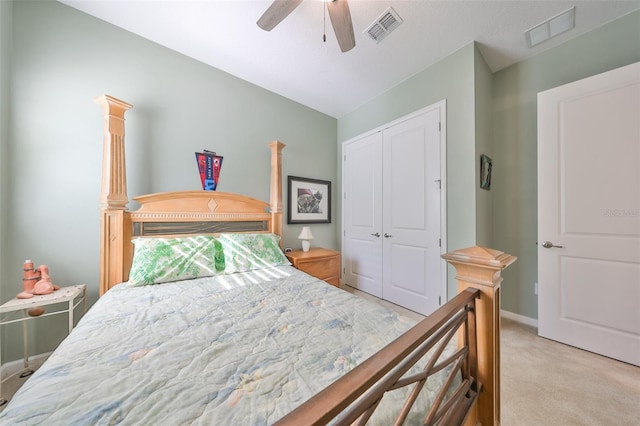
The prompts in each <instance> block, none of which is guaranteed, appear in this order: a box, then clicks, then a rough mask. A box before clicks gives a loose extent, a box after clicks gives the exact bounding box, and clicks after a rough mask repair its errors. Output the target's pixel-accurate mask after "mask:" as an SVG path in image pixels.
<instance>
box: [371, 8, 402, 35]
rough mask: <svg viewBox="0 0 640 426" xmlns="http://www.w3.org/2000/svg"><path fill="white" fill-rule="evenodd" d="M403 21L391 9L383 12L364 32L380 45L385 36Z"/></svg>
mask: <svg viewBox="0 0 640 426" xmlns="http://www.w3.org/2000/svg"><path fill="white" fill-rule="evenodd" d="M402 22H403V20H402V18H401V17H400V15H398V12H396V11H395V10H394V9H393V8H392V7H389V8H388V9H387V10H385V11H384V12H383V13H382V15H380V16H379V17H378V19H376V20H375V21H373V23H372V24H371V25H369V26H368V27H367V29H366V30H364V34H367V35H368V36H369V38H370V39H372V40H374V41H375V42H376V43H380V42H381V41H382V40H383V39H384V38H385V37H386V36H388V35H389V34H390V33H391V32H392V31H393V30H395V29H396V28H398V27H399V26H400V24H402Z"/></svg>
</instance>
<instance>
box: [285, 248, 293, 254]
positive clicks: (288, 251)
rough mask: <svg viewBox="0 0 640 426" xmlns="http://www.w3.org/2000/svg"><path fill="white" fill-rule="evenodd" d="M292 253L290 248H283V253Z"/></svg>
mask: <svg viewBox="0 0 640 426" xmlns="http://www.w3.org/2000/svg"><path fill="white" fill-rule="evenodd" d="M292 251H293V249H292V248H291V247H285V249H284V252H285V253H291V252H292Z"/></svg>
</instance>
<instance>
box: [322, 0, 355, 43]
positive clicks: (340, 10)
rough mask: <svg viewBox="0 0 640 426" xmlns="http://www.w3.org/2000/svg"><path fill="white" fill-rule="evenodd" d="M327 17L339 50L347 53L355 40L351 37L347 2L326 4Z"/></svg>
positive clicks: (351, 30)
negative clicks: (329, 19)
mask: <svg viewBox="0 0 640 426" xmlns="http://www.w3.org/2000/svg"><path fill="white" fill-rule="evenodd" d="M327 8H328V10H329V17H330V18H331V25H332V26H333V31H334V32H335V33H336V38H337V39H338V44H339V45H340V50H342V51H343V52H348V51H349V50H351V49H353V48H354V47H355V45H356V38H355V36H354V35H353V23H352V22H351V12H349V4H348V3H347V0H334V1H328V2H327Z"/></svg>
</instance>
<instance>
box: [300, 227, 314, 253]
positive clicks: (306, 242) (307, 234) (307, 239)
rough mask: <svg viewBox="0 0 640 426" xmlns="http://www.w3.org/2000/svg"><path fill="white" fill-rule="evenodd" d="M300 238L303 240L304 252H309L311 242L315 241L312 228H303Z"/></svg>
mask: <svg viewBox="0 0 640 426" xmlns="http://www.w3.org/2000/svg"><path fill="white" fill-rule="evenodd" d="M298 238H299V239H300V240H302V251H309V247H311V240H313V234H312V233H311V228H309V227H308V226H303V227H302V231H300V235H298Z"/></svg>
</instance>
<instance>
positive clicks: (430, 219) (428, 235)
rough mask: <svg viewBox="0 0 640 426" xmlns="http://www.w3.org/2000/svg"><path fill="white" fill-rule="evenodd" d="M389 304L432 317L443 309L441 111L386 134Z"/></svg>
mask: <svg viewBox="0 0 640 426" xmlns="http://www.w3.org/2000/svg"><path fill="white" fill-rule="evenodd" d="M383 158H384V160H383V174H384V179H383V189H382V193H383V199H384V202H383V203H382V205H383V213H382V220H383V227H382V229H383V240H382V246H383V249H382V251H383V256H382V257H383V268H382V273H383V279H382V283H383V288H382V294H383V298H384V299H385V300H388V301H390V302H393V303H396V304H398V305H401V306H404V307H406V308H409V309H411V310H413V311H416V312H419V313H421V314H424V315H429V314H431V313H432V312H433V311H435V310H436V309H437V308H438V307H439V306H440V295H441V293H440V292H441V285H440V283H441V282H442V281H441V280H442V276H441V271H442V268H441V263H442V260H441V259H440V207H441V205H440V184H441V180H440V178H441V177H440V108H435V109H431V110H429V111H427V112H424V113H422V114H420V115H418V116H416V117H414V118H410V119H408V120H406V121H403V122H401V123H398V124H396V125H394V126H392V127H389V128H388V129H385V131H384V132H383Z"/></svg>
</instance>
